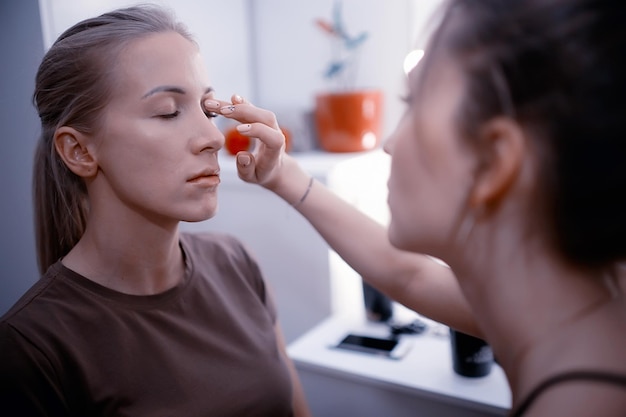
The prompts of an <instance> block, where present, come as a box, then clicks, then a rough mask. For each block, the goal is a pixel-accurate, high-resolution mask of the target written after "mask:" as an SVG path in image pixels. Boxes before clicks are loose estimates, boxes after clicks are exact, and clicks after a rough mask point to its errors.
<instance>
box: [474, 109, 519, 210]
mask: <svg viewBox="0 0 626 417" xmlns="http://www.w3.org/2000/svg"><path fill="white" fill-rule="evenodd" d="M480 136H481V137H480V146H481V148H480V151H481V152H482V155H483V156H484V158H483V160H482V161H481V162H482V163H481V165H480V170H479V171H478V173H477V176H476V183H475V186H474V189H473V192H472V195H471V198H470V204H471V205H472V206H473V207H494V206H496V205H498V203H500V202H501V201H502V199H503V198H504V197H505V196H506V195H507V193H508V192H509V191H511V189H512V188H513V187H514V185H515V183H516V181H517V180H518V178H519V176H520V173H521V170H522V165H523V162H524V157H525V152H526V142H525V141H526V139H525V135H524V132H523V130H522V129H521V127H520V126H519V124H518V123H517V122H515V121H514V120H512V119H508V118H497V119H493V120H491V121H489V122H487V123H486V124H485V126H484V127H483V128H482V129H481V135H480Z"/></svg>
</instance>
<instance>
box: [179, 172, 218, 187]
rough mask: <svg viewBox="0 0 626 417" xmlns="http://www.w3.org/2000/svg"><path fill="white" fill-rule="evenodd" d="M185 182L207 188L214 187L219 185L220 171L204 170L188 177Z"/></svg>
mask: <svg viewBox="0 0 626 417" xmlns="http://www.w3.org/2000/svg"><path fill="white" fill-rule="evenodd" d="M187 182H189V183H193V184H199V185H204V186H207V187H211V186H216V185H217V184H219V183H220V171H219V170H217V169H216V170H204V171H201V172H199V173H197V174H194V175H192V176H191V177H189V179H187Z"/></svg>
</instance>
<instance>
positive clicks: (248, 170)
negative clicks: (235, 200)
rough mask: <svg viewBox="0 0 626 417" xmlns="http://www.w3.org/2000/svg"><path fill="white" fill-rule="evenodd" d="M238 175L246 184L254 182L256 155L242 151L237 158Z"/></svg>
mask: <svg viewBox="0 0 626 417" xmlns="http://www.w3.org/2000/svg"><path fill="white" fill-rule="evenodd" d="M236 161H237V173H238V174H239V178H241V179H242V180H244V181H246V182H252V181H254V179H255V165H256V164H255V160H254V155H252V154H251V153H250V152H246V151H240V152H238V153H237V156H236Z"/></svg>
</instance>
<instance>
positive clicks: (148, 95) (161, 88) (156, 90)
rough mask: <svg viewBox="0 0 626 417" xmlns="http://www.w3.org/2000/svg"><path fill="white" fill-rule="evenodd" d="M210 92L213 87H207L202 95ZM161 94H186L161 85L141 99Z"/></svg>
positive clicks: (174, 88)
mask: <svg viewBox="0 0 626 417" xmlns="http://www.w3.org/2000/svg"><path fill="white" fill-rule="evenodd" d="M212 91H214V89H213V87H207V89H206V90H204V93H203V95H207V94H209V93H211V92H212ZM162 92H167V93H176V94H186V92H185V90H184V89H182V88H180V87H176V86H171V85H161V86H158V87H155V88H153V89H152V90H150V91H148V92H147V93H146V94H144V95H143V96H142V97H141V98H142V99H145V98H148V97H150V96H152V95H154V94H156V93H162Z"/></svg>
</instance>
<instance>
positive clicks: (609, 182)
mask: <svg viewBox="0 0 626 417" xmlns="http://www.w3.org/2000/svg"><path fill="white" fill-rule="evenodd" d="M625 21H626V2H624V1H622V0H550V1H545V0H451V1H449V3H448V4H447V7H446V8H445V13H444V17H443V20H442V24H441V25H440V26H439V28H438V30H437V32H436V33H435V34H434V36H433V44H432V47H433V49H434V50H435V51H438V52H445V53H446V54H447V55H449V56H450V57H451V58H452V59H453V61H454V62H455V64H457V65H459V66H460V68H461V72H462V73H463V75H464V77H465V81H466V91H465V96H464V101H463V103H462V104H461V106H460V113H459V126H458V127H459V130H460V132H461V134H462V135H463V136H464V137H467V138H472V137H475V136H476V132H477V131H478V129H479V128H480V126H481V125H482V124H483V123H485V122H486V121H488V120H489V119H491V118H494V117H497V116H502V115H504V116H508V117H512V118H514V119H515V120H517V121H518V122H519V123H520V125H521V126H522V127H523V128H524V129H525V130H527V131H528V132H530V133H531V134H530V135H529V136H530V137H531V139H532V140H533V142H534V143H533V147H534V149H536V150H538V154H539V155H540V168H539V169H540V176H539V179H540V180H539V182H538V184H537V186H538V196H539V202H540V203H539V204H540V209H541V211H540V212H544V213H546V216H545V223H543V225H544V226H545V227H546V228H548V230H549V232H550V236H551V237H552V239H553V241H554V245H555V247H556V248H557V249H558V250H559V251H560V253H561V254H562V255H563V256H564V258H566V259H568V260H569V261H570V262H572V263H574V264H577V265H579V266H584V267H591V268H597V267H600V268H603V267H607V266H610V265H611V264H612V263H614V262H615V261H619V260H623V259H624V258H626V238H625V236H626V123H625V121H624V120H625V119H624V117H625V116H626V94H625V93H626V25H624V22H625Z"/></svg>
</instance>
